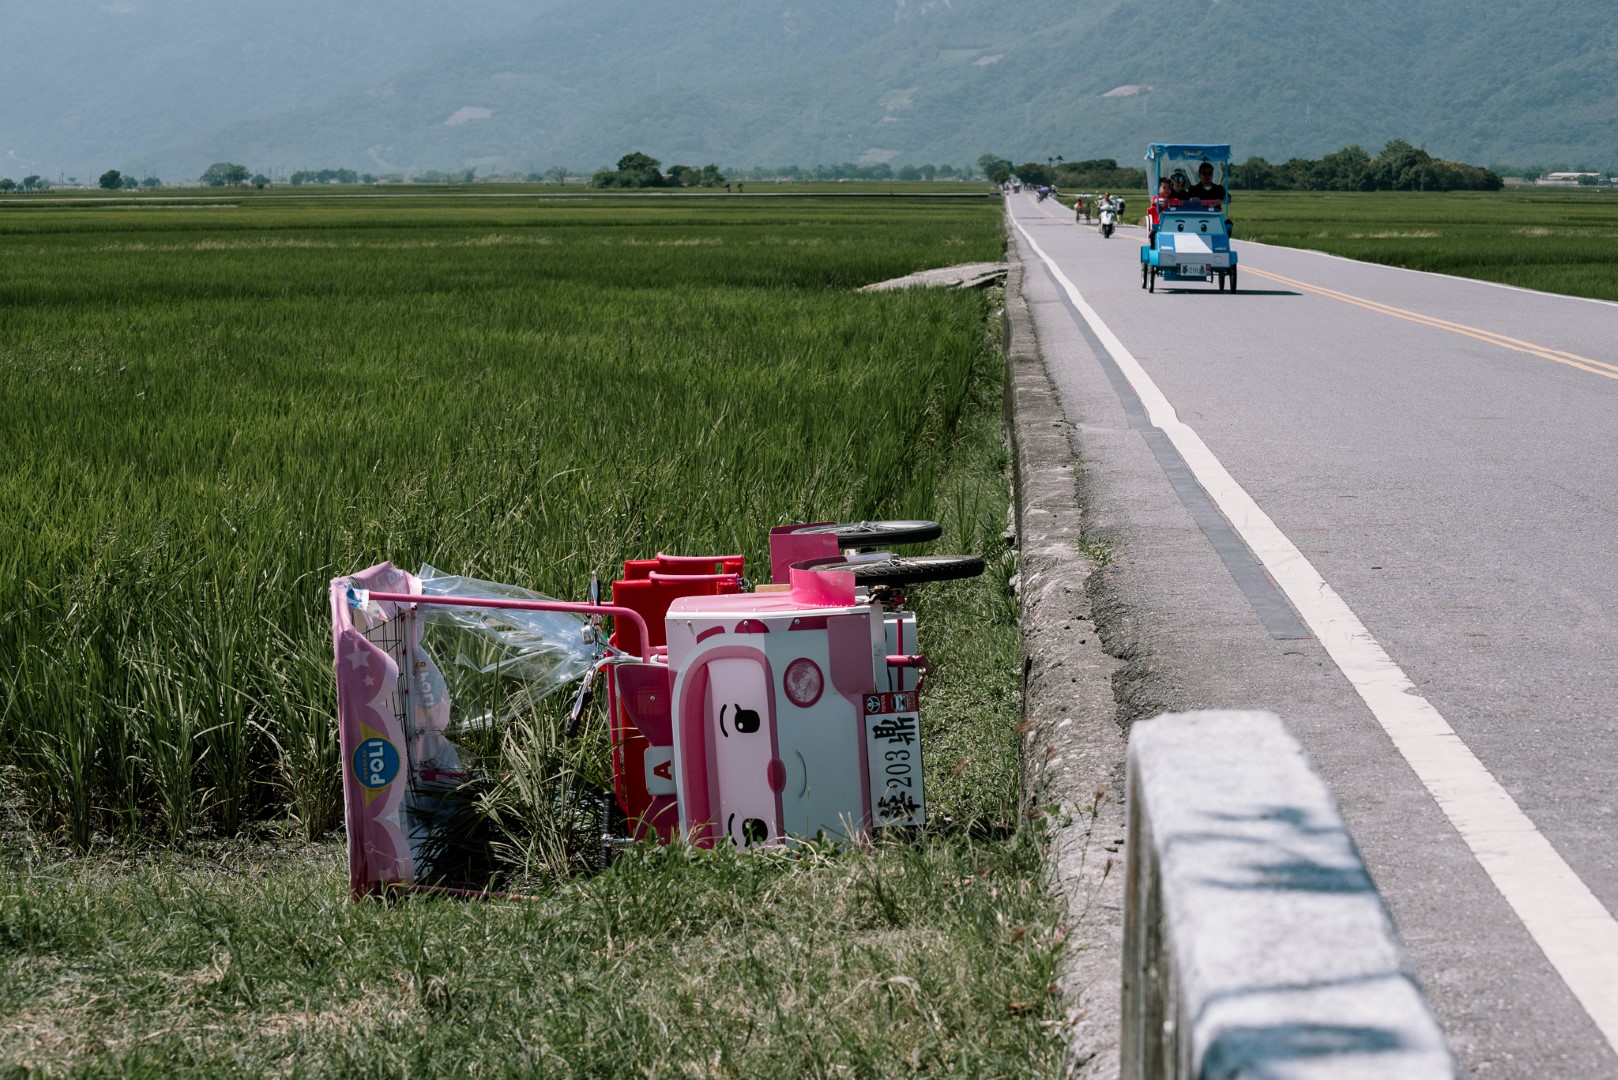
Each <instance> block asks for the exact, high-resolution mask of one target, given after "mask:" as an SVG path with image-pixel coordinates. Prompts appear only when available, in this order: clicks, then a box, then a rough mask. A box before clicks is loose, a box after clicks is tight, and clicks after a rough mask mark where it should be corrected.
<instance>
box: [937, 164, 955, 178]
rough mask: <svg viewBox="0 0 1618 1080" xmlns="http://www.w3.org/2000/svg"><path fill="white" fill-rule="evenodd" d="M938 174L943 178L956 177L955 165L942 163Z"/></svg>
mask: <svg viewBox="0 0 1618 1080" xmlns="http://www.w3.org/2000/svg"><path fill="white" fill-rule="evenodd" d="M938 176H939V178H940V179H943V180H953V179H955V166H953V165H940V166H939V167H938Z"/></svg>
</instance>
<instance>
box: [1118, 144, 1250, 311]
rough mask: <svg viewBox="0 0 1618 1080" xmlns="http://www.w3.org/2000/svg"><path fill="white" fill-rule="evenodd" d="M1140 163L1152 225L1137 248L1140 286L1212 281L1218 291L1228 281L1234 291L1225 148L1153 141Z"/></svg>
mask: <svg viewBox="0 0 1618 1080" xmlns="http://www.w3.org/2000/svg"><path fill="white" fill-rule="evenodd" d="M1146 162H1147V175H1148V183H1150V185H1151V187H1150V192H1151V197H1152V217H1153V219H1154V222H1155V224H1154V225H1153V226H1152V232H1151V236H1150V238H1149V239H1148V240H1147V242H1146V243H1145V244H1143V245H1142V246H1141V249H1140V287H1141V288H1143V289H1145V290H1147V291H1148V292H1156V291H1157V282H1158V279H1159V278H1161V279H1162V280H1163V281H1166V282H1187V281H1200V282H1208V283H1217V284H1218V286H1219V289H1220V291H1221V292H1223V291H1224V289H1225V287H1226V286H1227V285H1228V286H1229V287H1230V291H1231V292H1235V291H1236V253H1235V252H1234V251H1232V250H1231V249H1230V221H1229V218H1227V217H1226V212H1227V211H1228V209H1229V207H1230V191H1229V189H1228V187H1227V186H1226V184H1227V181H1228V180H1229V178H1230V147H1229V146H1224V145H1213V144H1202V143H1153V144H1151V145H1150V146H1148V147H1147V148H1146ZM1164 181H1168V182H1169V185H1170V186H1169V187H1168V188H1167V189H1165V188H1164V187H1163V182H1164Z"/></svg>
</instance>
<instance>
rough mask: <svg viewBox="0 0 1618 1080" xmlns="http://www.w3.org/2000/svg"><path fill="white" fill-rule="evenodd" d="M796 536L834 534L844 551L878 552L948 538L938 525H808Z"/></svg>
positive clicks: (858, 522) (909, 522) (873, 523)
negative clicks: (883, 548)
mask: <svg viewBox="0 0 1618 1080" xmlns="http://www.w3.org/2000/svg"><path fill="white" fill-rule="evenodd" d="M792 531H793V532H795V533H830V534H831V535H833V536H835V537H837V546H838V547H840V548H878V547H885V546H887V545H888V544H925V543H927V542H928V541H929V540H937V539H938V538H939V537H940V536H943V535H944V527H943V526H942V525H940V524H939V523H938V522H936V521H841V522H835V523H833V524H831V525H808V526H805V527H804V528H801V529H793V530H792Z"/></svg>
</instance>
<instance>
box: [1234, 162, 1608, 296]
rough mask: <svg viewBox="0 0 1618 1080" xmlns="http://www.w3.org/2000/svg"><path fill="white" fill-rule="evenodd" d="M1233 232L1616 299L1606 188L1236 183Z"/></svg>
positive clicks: (1371, 259) (1416, 267) (1380, 260)
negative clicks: (1337, 187) (1294, 187)
mask: <svg viewBox="0 0 1618 1080" xmlns="http://www.w3.org/2000/svg"><path fill="white" fill-rule="evenodd" d="M1231 215H1232V217H1233V218H1235V219H1236V221H1237V228H1236V237H1237V240H1238V241H1240V240H1261V241H1264V242H1265V243H1271V244H1285V245H1288V246H1290V247H1301V248H1310V249H1313V250H1316V251H1326V252H1330V253H1332V254H1334V255H1343V256H1346V257H1348V258H1351V259H1361V260H1364V261H1366V262H1376V263H1384V264H1387V265H1390V266H1403V267H1407V268H1409V269H1412V270H1430V271H1433V272H1436V273H1441V274H1456V275H1459V276H1461V277H1473V278H1481V279H1483V280H1485V281H1498V282H1502V283H1504V284H1508V285H1518V286H1522V287H1524V288H1530V289H1540V290H1543V291H1546V292H1557V293H1566V294H1568V295H1570V296H1588V297H1593V298H1596V299H1601V300H1618V247H1615V246H1614V244H1613V243H1612V241H1613V239H1614V238H1615V237H1618V196H1615V195H1613V194H1612V192H1611V190H1610V189H1594V188H1592V189H1573V190H1568V189H1561V190H1558V189H1553V188H1533V187H1507V188H1505V189H1504V190H1502V191H1491V192H1442V193H1440V192H1325V191H1319V192H1294V191H1255V192H1241V191H1238V192H1236V197H1235V199H1234V201H1233V202H1232V204H1231Z"/></svg>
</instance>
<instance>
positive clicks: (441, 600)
mask: <svg viewBox="0 0 1618 1080" xmlns="http://www.w3.org/2000/svg"><path fill="white" fill-rule="evenodd" d="M370 595H371V599H372V600H378V601H381V600H387V601H391V602H392V603H395V604H444V605H446V606H448V607H470V608H496V609H499V608H505V609H507V610H511V611H568V612H572V613H573V614H575V615H611V616H612V617H613V618H615V619H628V620H629V621H630V622H632V623H634V624H635V626H636V627H638V628H639V630H640V640H641V646H640V658H641V660H642V661H643V662H645V663H648V664H649V663H651V662H652V654H651V653H650V652H649V651H647V648H646V640H647V635H646V620H645V619H644V618H642V617H641V614H640V612H638V611H636V610H634V609H633V608H626V607H619V606H617V605H616V604H576V603H572V602H570V601H567V600H498V599H482V598H479V597H475V596H421V595H417V594H415V593H385V592H374V593H371V594H370Z"/></svg>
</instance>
